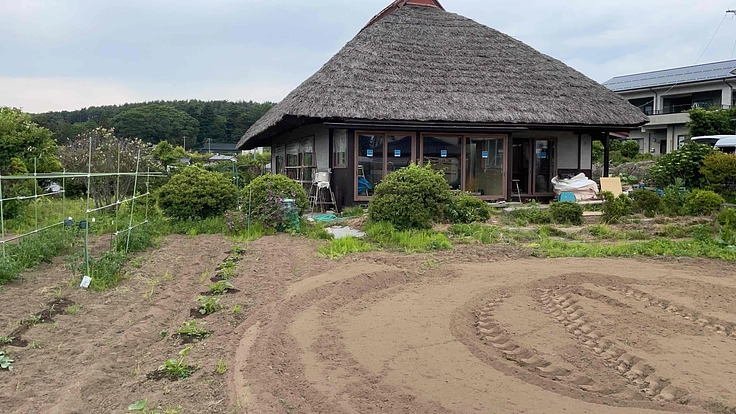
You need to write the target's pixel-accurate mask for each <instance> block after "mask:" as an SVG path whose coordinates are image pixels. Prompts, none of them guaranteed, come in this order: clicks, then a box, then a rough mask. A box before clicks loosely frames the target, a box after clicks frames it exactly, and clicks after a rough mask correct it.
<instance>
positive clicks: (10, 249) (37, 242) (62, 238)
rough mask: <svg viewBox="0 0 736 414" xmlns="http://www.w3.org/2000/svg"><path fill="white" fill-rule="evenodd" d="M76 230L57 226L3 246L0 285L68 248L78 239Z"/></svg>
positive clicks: (48, 260)
mask: <svg viewBox="0 0 736 414" xmlns="http://www.w3.org/2000/svg"><path fill="white" fill-rule="evenodd" d="M75 235H76V231H75V230H73V229H65V228H63V227H57V228H52V229H48V230H46V231H45V232H43V233H39V234H35V235H31V236H27V237H24V238H22V239H20V240H19V241H18V242H17V243H8V244H7V245H6V246H5V257H0V285H2V284H5V283H8V282H10V281H12V280H13V279H15V278H16V277H18V275H19V274H20V273H21V272H22V271H24V270H27V269H31V268H34V267H36V266H38V265H39V264H41V263H42V262H50V261H51V259H53V258H54V257H56V256H58V255H59V254H61V253H62V252H64V251H66V250H69V249H70V248H72V247H73V246H74V245H76V242H77V241H78V238H77V237H75Z"/></svg>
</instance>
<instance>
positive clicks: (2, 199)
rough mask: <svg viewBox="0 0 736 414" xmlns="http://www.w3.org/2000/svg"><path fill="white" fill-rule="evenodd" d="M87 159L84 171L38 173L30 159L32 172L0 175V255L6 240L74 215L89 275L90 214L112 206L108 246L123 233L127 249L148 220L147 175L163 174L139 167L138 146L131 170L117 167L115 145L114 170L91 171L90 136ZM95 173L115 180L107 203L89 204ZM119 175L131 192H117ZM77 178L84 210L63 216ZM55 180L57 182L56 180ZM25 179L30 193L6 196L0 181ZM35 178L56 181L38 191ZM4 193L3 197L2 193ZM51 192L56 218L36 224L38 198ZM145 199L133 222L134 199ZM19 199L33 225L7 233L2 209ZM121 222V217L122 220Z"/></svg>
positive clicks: (68, 223)
mask: <svg viewBox="0 0 736 414" xmlns="http://www.w3.org/2000/svg"><path fill="white" fill-rule="evenodd" d="M88 149H89V152H88V156H87V159H88V163H87V171H86V172H68V171H62V172H55V173H39V172H38V171H37V160H34V169H33V172H32V173H28V174H22V175H6V176H3V175H0V236H1V238H0V246H1V248H2V255H3V258H6V257H7V255H8V252H7V251H6V250H7V246H8V244H9V243H12V242H15V241H20V240H22V239H23V238H26V237H29V236H33V235H37V236H38V237H43V233H44V232H45V231H46V230H49V229H52V228H56V227H64V226H71V225H73V224H74V219H78V220H79V222H78V223H77V225H78V226H79V227H80V228H81V229H83V230H84V261H85V264H84V265H85V266H84V268H85V276H91V274H90V251H89V250H90V249H89V243H88V239H89V230H90V225H91V224H92V223H93V222H94V221H95V218H94V215H95V213H98V212H101V211H106V210H111V209H113V208H114V209H115V213H116V214H115V218H116V220H115V232H114V233H112V239H111V248H112V249H114V248H115V246H116V243H115V241H116V239H117V238H118V237H122V236H124V237H125V238H126V239H125V253H128V250H129V248H130V235H131V232H132V231H133V230H135V229H136V228H138V227H140V226H144V225H146V224H148V209H149V204H150V196H151V193H150V178H151V177H163V176H164V174H163V173H160V172H151V171H150V168H146V169H145V171H141V169H140V165H141V151H140V149H138V150H137V155H136V168H135V171H120V149H119V148H118V151H117V153H118V159H117V171H116V172H93V171H92V154H93V152H92V137H90V138H89V145H88ZM96 177H108V178H109V177H113V179H115V180H116V182H117V185H116V191H115V197H114V200H111V202H110V203H109V204H106V205H101V206H100V205H97V204H94V207H93V205H92V204H91V201H92V200H91V194H92V187H93V180H92V179H93V178H96ZM121 177H130V178H132V179H133V193H132V194H131V195H127V194H121V192H120V178H121ZM75 178H76V179H80V180H85V179H86V184H87V191H86V204H85V211H84V217H83V218H82V217H76V218H72V217H68V216H67V210H66V205H67V201H66V193H67V183H68V180H70V179H75ZM140 179H145V192H142V193H141V194H138V188H139V184H140V183H139V181H140ZM59 180H60V181H61V183H60V184H59ZM19 181H20V182H22V181H25V182H28V181H31V182H32V183H33V191H32V194H26V195H15V196H7V194H5V193H4V192H3V191H4V189H3V183H4V182H19ZM39 181H45V182H51V183H54V184H56V186H54V187H52V189H51V190H50V191H46V189H45V188H44V189H42V191H39ZM6 196H7V197H6ZM52 196H60V197H61V214H60V217H59V221H58V222H54V223H51V224H48V223H46V224H45V225H43V226H40V225H39V208H41V206H40V204H41V203H39V201H40V200H41V199H43V198H46V197H52ZM141 199H145V215H144V219H143V220H142V221H141V222H139V223H134V214H135V207H136V201H137V200H141ZM15 201H18V202H22V201H32V207H33V209H34V212H33V213H34V217H35V225H34V227H33V230H31V231H27V232H24V233H22V234H14V235H9V234H8V233H7V232H6V223H5V222H6V220H5V214H4V209H5V206H6V205H7V203H8V202H15ZM124 204H129V206H130V214H129V216H128V217H127V220H126V221H127V223H126V224H127V226H124V227H123V228H121V227H120V220H117V218H118V212H119V210H120V207H121V206H122V205H124ZM124 222H125V221H124Z"/></svg>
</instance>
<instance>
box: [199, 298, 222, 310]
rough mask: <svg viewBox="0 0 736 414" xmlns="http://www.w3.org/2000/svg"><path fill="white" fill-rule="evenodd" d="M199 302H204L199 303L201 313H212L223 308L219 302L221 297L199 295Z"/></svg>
mask: <svg viewBox="0 0 736 414" xmlns="http://www.w3.org/2000/svg"><path fill="white" fill-rule="evenodd" d="M197 302H202V304H200V305H199V313H201V314H202V315H211V314H213V313H215V312H217V311H218V310H220V309H222V305H220V304H219V303H218V302H220V299H217V298H211V297H207V296H199V297H198V298H197Z"/></svg>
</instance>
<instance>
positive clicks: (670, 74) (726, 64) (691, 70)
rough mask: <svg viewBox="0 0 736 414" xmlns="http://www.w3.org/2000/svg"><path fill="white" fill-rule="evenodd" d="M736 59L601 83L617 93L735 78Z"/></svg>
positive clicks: (634, 75)
mask: <svg viewBox="0 0 736 414" xmlns="http://www.w3.org/2000/svg"><path fill="white" fill-rule="evenodd" d="M734 71H736V59H734V60H726V61H723V62H714V63H705V64H702V65H694V66H685V67H682V68H674V69H665V70H658V71H654V72H645V73H636V74H633V75H625V76H616V77H615V78H612V79H610V80H608V81H606V82H604V83H603V86H605V87H607V88H608V89H610V90H612V91H614V92H619V91H626V90H632V89H641V88H651V87H654V86H671V85H678V84H681V83H691V82H700V81H706V80H714V79H726V78H733V77H736V75H735V74H734Z"/></svg>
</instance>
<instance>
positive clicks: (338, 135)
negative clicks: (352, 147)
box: [332, 129, 348, 168]
mask: <svg viewBox="0 0 736 414" xmlns="http://www.w3.org/2000/svg"><path fill="white" fill-rule="evenodd" d="M347 166H348V131H346V130H344V129H337V130H335V132H334V133H333V135H332V167H333V168H347Z"/></svg>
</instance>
